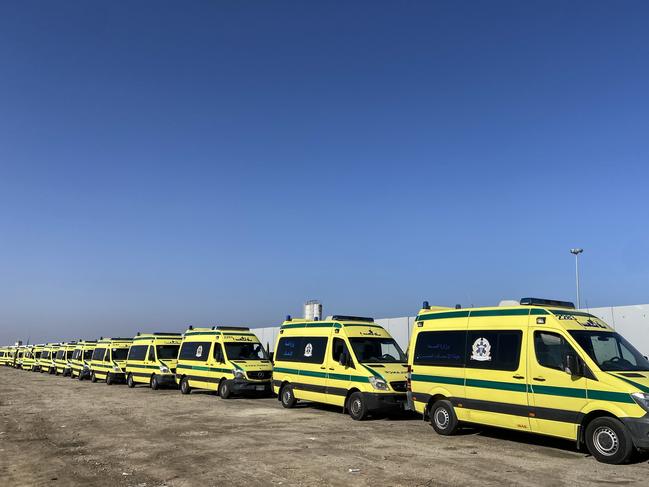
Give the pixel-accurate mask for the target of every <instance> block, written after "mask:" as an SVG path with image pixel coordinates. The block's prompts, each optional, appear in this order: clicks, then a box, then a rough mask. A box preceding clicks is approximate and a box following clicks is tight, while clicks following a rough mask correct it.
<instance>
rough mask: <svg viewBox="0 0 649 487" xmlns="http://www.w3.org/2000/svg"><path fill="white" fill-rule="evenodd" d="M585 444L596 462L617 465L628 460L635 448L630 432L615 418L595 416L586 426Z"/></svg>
mask: <svg viewBox="0 0 649 487" xmlns="http://www.w3.org/2000/svg"><path fill="white" fill-rule="evenodd" d="M586 446H587V447H588V451H589V452H590V454H591V455H593V457H594V458H595V460H597V461H598V462H602V463H610V464H613V465H619V464H621V463H626V462H628V461H629V459H630V458H631V456H632V455H633V453H634V451H635V448H634V446H633V441H632V440H631V433H630V432H629V430H628V428H627V427H626V426H624V423H622V421H620V420H619V419H617V418H609V417H603V418H595V419H594V420H592V421H591V422H590V423H588V426H587V427H586Z"/></svg>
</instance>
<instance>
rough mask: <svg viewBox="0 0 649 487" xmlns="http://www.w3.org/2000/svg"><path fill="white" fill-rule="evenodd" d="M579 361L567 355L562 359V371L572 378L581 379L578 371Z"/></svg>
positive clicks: (570, 354)
mask: <svg viewBox="0 0 649 487" xmlns="http://www.w3.org/2000/svg"><path fill="white" fill-rule="evenodd" d="M579 369H580V367H579V359H578V358H577V357H576V356H575V355H573V354H572V353H569V354H567V355H566V356H565V357H564V358H563V370H564V371H565V372H566V373H567V374H570V375H572V376H577V377H581V376H582V375H583V374H582V373H581V370H579Z"/></svg>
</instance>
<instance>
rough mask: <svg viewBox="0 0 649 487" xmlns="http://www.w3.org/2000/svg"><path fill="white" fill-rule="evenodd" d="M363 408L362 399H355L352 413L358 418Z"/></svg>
mask: <svg viewBox="0 0 649 487" xmlns="http://www.w3.org/2000/svg"><path fill="white" fill-rule="evenodd" d="M362 408H363V405H362V404H361V400H360V399H354V400H353V401H352V404H351V408H350V409H351V411H352V414H353V415H354V416H358V415H359V414H360V412H361V409H362Z"/></svg>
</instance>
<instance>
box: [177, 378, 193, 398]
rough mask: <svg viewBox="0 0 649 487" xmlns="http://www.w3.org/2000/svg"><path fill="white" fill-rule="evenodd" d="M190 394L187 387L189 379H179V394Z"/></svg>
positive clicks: (190, 390)
mask: <svg viewBox="0 0 649 487" xmlns="http://www.w3.org/2000/svg"><path fill="white" fill-rule="evenodd" d="M191 392H192V388H191V387H190V386H189V379H188V378H187V377H183V378H182V379H180V393H181V394H189V393H191Z"/></svg>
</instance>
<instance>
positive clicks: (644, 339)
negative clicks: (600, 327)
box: [588, 304, 649, 356]
mask: <svg viewBox="0 0 649 487" xmlns="http://www.w3.org/2000/svg"><path fill="white" fill-rule="evenodd" d="M588 311H589V312H590V313H591V314H593V315H595V316H597V317H598V318H600V319H601V320H603V321H605V322H606V323H607V324H609V325H610V326H612V327H613V328H615V331H617V332H618V333H619V334H620V335H622V336H623V337H624V338H626V339H627V340H628V341H629V342H631V344H632V345H633V346H634V347H635V348H637V349H638V350H639V351H640V352H642V354H644V355H647V356H649V304H636V305H634V306H614V307H613V306H612V307H608V308H590V309H589V310H588Z"/></svg>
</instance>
